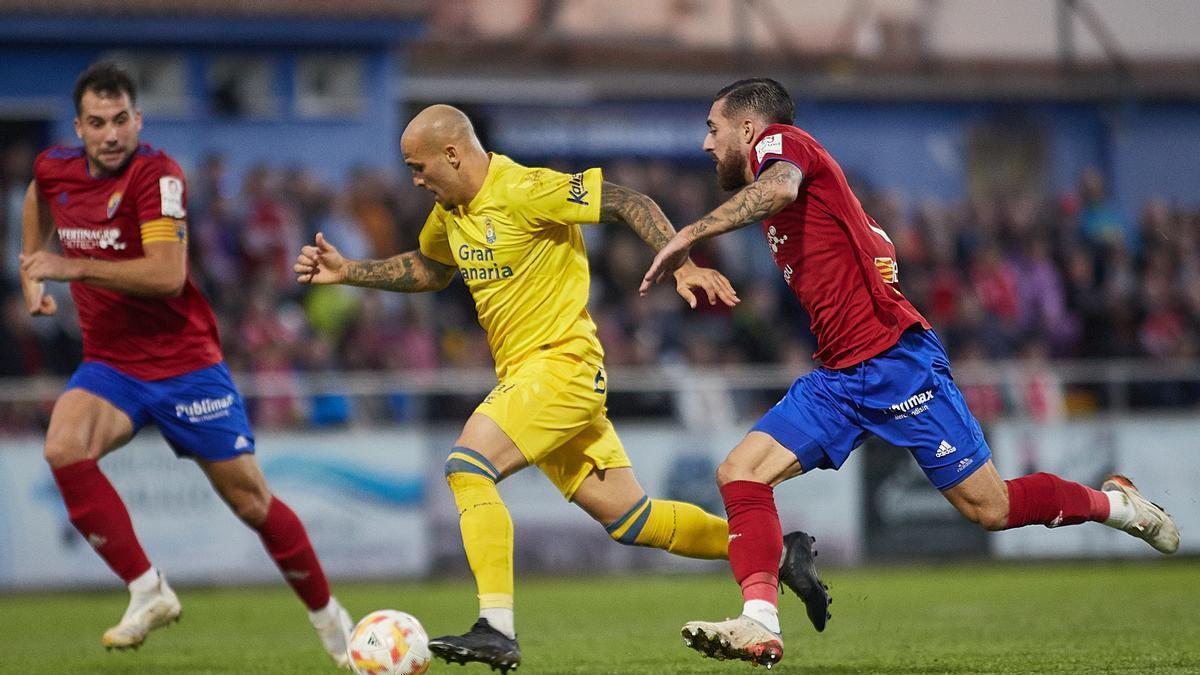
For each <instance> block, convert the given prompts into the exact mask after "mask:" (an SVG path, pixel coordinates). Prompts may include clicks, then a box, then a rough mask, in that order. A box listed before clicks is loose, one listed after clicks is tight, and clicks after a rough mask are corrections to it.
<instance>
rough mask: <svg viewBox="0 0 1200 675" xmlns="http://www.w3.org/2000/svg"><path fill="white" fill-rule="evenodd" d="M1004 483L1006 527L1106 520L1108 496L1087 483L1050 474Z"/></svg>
mask: <svg viewBox="0 0 1200 675" xmlns="http://www.w3.org/2000/svg"><path fill="white" fill-rule="evenodd" d="M1004 482H1005V484H1006V485H1008V525H1007V527H1006V529H1011V528H1014V527H1021V526H1022V525H1032V524H1034V523H1040V524H1042V525H1045V526H1046V527H1058V526H1059V525H1078V524H1079V523H1086V522H1089V521H1095V522H1098V523H1102V522H1104V521H1105V520H1107V519H1108V516H1109V504H1108V497H1107V496H1106V495H1105V494H1104V493H1103V492H1101V491H1099V490H1093V489H1092V488H1090V487H1088V486H1086V485H1080V484H1079V483H1072V482H1071V481H1066V480H1063V479H1061V478H1059V477H1058V476H1055V475H1054V474H1050V473H1033V474H1029V475H1028V476H1022V477H1020V478H1014V479H1013V480H1006V481H1004Z"/></svg>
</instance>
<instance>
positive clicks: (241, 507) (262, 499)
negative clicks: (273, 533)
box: [229, 490, 273, 527]
mask: <svg viewBox="0 0 1200 675" xmlns="http://www.w3.org/2000/svg"><path fill="white" fill-rule="evenodd" d="M272 499H273V497H272V496H271V492H270V491H269V490H241V491H238V492H237V493H235V494H233V495H230V496H229V508H231V509H233V513H234V515H236V516H237V517H238V519H239V520H241V521H242V522H243V523H246V524H247V525H249V526H250V527H258V526H259V525H260V524H262V522H263V521H264V520H266V519H267V512H268V511H270V510H271V500H272Z"/></svg>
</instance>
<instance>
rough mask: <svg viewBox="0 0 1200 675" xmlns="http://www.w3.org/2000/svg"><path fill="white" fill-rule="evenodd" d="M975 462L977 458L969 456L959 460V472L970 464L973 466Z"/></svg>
mask: <svg viewBox="0 0 1200 675" xmlns="http://www.w3.org/2000/svg"><path fill="white" fill-rule="evenodd" d="M974 463H975V460H973V459H971V458H970V457H967V458H965V459H961V460H959V462H958V472H959V473H962V471H963V469H965V468H967V467H968V466H971V465H972V464H974Z"/></svg>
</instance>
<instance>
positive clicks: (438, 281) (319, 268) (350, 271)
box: [292, 232, 456, 293]
mask: <svg viewBox="0 0 1200 675" xmlns="http://www.w3.org/2000/svg"><path fill="white" fill-rule="evenodd" d="M292 269H293V270H294V271H295V272H296V274H297V277H296V281H299V282H300V283H302V284H347V285H349V286H362V287H364V288H379V289H382V290H385V291H401V292H404V293H419V292H421V291H440V290H442V289H443V288H445V287H446V286H449V285H450V281H451V280H453V279H454V272H455V269H456V268H454V267H451V266H449V265H443V264H441V263H439V262H437V261H436V260H430V259H429V258H426V257H425V256H424V255H422V254H421V252H420V251H408V252H407V253H401V254H400V255H396V256H392V257H391V258H388V259H386V260H349V259H347V258H345V257H343V256H342V254H341V253H340V252H338V250H337V247H335V246H334V245H333V244H331V243H329V242H328V241H326V240H325V235H324V234H322V233H320V232H318V233H317V237H316V240H315V241H314V242H313V245H312V246H305V247H304V248H302V249H300V255H299V256H297V258H296V264H295V266H294V267H293V268H292Z"/></svg>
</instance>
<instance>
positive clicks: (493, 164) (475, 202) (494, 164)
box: [458, 152, 513, 216]
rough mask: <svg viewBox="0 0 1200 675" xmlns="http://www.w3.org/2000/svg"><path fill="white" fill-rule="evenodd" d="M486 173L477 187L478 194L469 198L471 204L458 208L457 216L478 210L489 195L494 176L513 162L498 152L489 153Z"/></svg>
mask: <svg viewBox="0 0 1200 675" xmlns="http://www.w3.org/2000/svg"><path fill="white" fill-rule="evenodd" d="M487 155H488V172H487V176H485V177H484V179H483V185H480V186H479V192H476V193H475V196H474V197H472V198H471V202H470V203H469V204H467V205H466V207H462V206H460V207H458V215H460V216H463V215H466V214H468V213H473V212H475V211H476V210H478V209H479V208H480V207H482V206H483V204H484V203H485V202H486V201H487V200H488V198H489V197H488V195H489V193H491V188H492V184H494V183H495V182H496V176H497V175H499V174H500V171H501V170H502V169H503V168H504V167H505V166H507V165H509V164H512V163H513V161H512V160H511V159H509V158H508V157H505V156H504V155H501V154H500V153H498V152H489V153H488V154H487Z"/></svg>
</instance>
